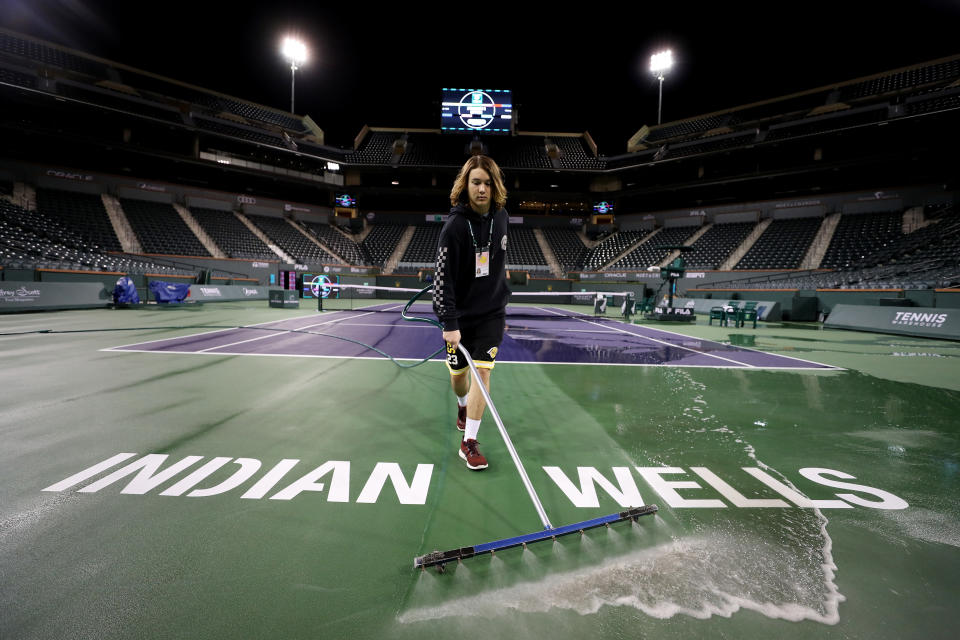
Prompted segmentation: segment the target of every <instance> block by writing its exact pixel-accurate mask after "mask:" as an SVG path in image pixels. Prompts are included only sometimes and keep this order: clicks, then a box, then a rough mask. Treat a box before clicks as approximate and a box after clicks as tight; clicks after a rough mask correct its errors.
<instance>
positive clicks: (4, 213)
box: [0, 200, 194, 276]
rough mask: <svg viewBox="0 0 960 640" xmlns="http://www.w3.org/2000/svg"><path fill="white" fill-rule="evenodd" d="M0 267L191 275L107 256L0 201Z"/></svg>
mask: <svg viewBox="0 0 960 640" xmlns="http://www.w3.org/2000/svg"><path fill="white" fill-rule="evenodd" d="M0 265H2V266H4V267H5V268H10V269H63V270H70V271H107V272H120V273H150V274H167V275H191V276H192V275H194V272H193V271H191V270H185V269H178V268H176V267H173V266H171V265H164V264H158V263H157V262H156V261H152V260H142V259H138V258H132V257H129V256H126V255H109V254H106V253H104V252H103V251H102V250H101V249H100V248H98V247H94V246H91V245H89V244H87V242H86V240H85V239H84V237H83V235H81V233H79V232H77V231H76V230H74V229H71V228H70V227H69V225H67V224H65V223H64V222H63V221H61V220H60V219H58V218H56V217H54V216H48V215H46V214H45V213H43V212H42V211H27V210H25V209H22V208H21V207H18V206H16V205H13V204H10V203H9V202H6V201H3V200H0Z"/></svg>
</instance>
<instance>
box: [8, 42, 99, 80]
mask: <svg viewBox="0 0 960 640" xmlns="http://www.w3.org/2000/svg"><path fill="white" fill-rule="evenodd" d="M0 53H5V54H8V55H11V56H15V57H18V58H26V59H28V60H32V61H34V62H37V63H39V64H41V65H49V66H54V67H60V68H61V69H67V70H69V71H75V72H77V73H82V74H86V75H89V76H96V77H99V78H106V77H108V73H107V69H108V67H107V65H105V64H104V63H102V62H97V61H95V60H93V59H91V58H87V57H83V56H78V55H75V54H72V53H69V52H67V51H65V50H63V49H61V48H60V47H55V46H51V45H48V44H46V43H44V42H41V41H39V40H34V39H32V38H25V37H22V36H18V35H16V34H13V33H10V32H5V31H0Z"/></svg>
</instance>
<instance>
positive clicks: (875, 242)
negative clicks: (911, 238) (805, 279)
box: [820, 212, 903, 269]
mask: <svg viewBox="0 0 960 640" xmlns="http://www.w3.org/2000/svg"><path fill="white" fill-rule="evenodd" d="M902 235H903V214H902V213H900V212H891V213H869V214H859V215H847V214H844V215H843V216H841V217H840V223H839V224H838V225H837V229H836V231H835V232H834V234H833V238H832V239H831V240H830V246H829V247H827V252H826V253H825V254H824V256H823V260H822V261H821V262H820V267H822V268H824V269H845V268H847V267H850V266H852V265H854V264H855V263H858V262H859V261H861V260H864V259H865V258H867V257H868V256H870V255H871V254H873V253H875V252H876V251H879V250H881V249H883V248H884V247H886V246H887V245H888V244H890V243H892V242H895V241H897V240H899V239H900V237H901V236H902Z"/></svg>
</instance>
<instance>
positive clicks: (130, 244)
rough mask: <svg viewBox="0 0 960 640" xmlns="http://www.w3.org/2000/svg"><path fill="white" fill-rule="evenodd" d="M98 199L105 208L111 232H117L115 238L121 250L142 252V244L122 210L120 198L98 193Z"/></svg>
mask: <svg viewBox="0 0 960 640" xmlns="http://www.w3.org/2000/svg"><path fill="white" fill-rule="evenodd" d="M100 200H101V201H102V202H103V208H104V209H106V210H107V216H108V217H109V218H110V224H111V225H112V226H113V232H114V233H115V234H117V239H118V240H119V241H120V247H121V248H122V249H123V251H124V252H125V253H143V246H142V245H141V244H140V240H139V239H137V234H135V233H134V232H133V227H131V226H130V221H129V220H127V214H125V213H124V212H123V207H122V206H121V205H120V200H118V199H117V197H116V196H112V195H110V194H109V193H102V194H100Z"/></svg>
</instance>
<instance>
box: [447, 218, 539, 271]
mask: <svg viewBox="0 0 960 640" xmlns="http://www.w3.org/2000/svg"><path fill="white" fill-rule="evenodd" d="M507 234H508V242H507V266H508V267H509V268H513V269H527V270H530V271H549V270H550V268H549V267H548V266H547V259H546V258H545V257H544V255H543V251H542V250H541V249H540V243H539V242H537V237H536V236H535V235H534V234H533V229H528V228H525V227H520V226H517V225H511V227H510V228H509V229H508V230H507ZM433 250H434V253H436V250H437V249H436V247H434V249H433Z"/></svg>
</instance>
